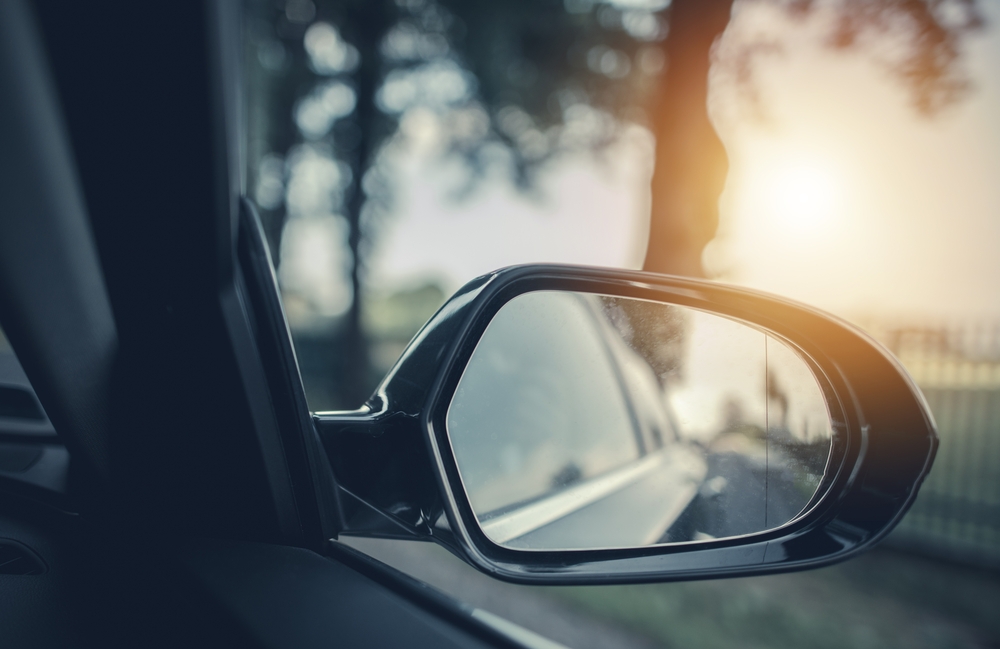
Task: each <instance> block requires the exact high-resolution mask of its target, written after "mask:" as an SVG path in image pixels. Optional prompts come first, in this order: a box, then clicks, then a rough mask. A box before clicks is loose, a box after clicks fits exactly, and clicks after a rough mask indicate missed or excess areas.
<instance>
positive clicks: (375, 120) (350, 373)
mask: <svg viewBox="0 0 1000 649" xmlns="http://www.w3.org/2000/svg"><path fill="white" fill-rule="evenodd" d="M353 7H354V11H355V12H356V13H354V14H352V18H353V20H351V21H350V24H349V27H350V28H349V29H345V33H350V34H352V36H353V38H352V43H353V44H354V46H355V47H357V48H358V52H359V54H360V55H361V62H360V65H359V66H358V69H357V70H356V71H355V73H354V83H355V87H354V91H355V93H356V97H357V103H356V104H355V108H354V116H353V119H354V123H355V126H356V127H357V129H358V133H359V134H360V137H359V139H358V144H357V147H356V148H355V149H354V151H353V155H351V156H350V157H349V158H348V161H349V162H350V165H351V172H352V179H351V186H350V188H349V189H348V194H347V201H346V204H345V206H344V207H345V210H344V212H345V214H344V215H345V216H346V217H347V223H348V228H349V229H348V235H347V243H348V247H349V248H350V252H351V291H352V298H351V306H350V309H348V311H347V314H346V315H345V318H344V328H343V330H342V334H341V340H340V342H341V344H340V349H341V351H342V353H343V354H344V382H343V384H342V385H343V395H342V396H343V398H344V399H345V401H346V402H347V403H348V404H349V405H350V407H358V406H360V405H361V404H362V403H364V401H365V400H366V399H367V398H368V397H370V396H371V394H372V390H373V388H374V385H373V378H374V377H372V376H370V374H371V362H370V358H369V349H368V343H369V341H368V337H367V335H366V334H365V331H364V323H363V321H362V310H363V308H364V299H363V298H364V296H363V287H362V283H363V282H362V280H363V274H364V262H365V260H364V253H363V250H362V245H361V244H362V240H363V234H364V233H363V232H362V228H361V216H362V211H363V210H364V206H365V202H366V199H367V197H366V196H365V191H364V188H363V186H362V185H363V180H364V174H365V172H366V171H368V169H369V167H370V166H371V165H372V164H374V162H375V160H374V158H375V154H376V152H377V150H378V147H379V145H380V144H381V142H382V139H383V135H384V133H383V130H384V129H382V128H380V127H381V126H382V123H381V116H380V115H379V112H378V107H377V106H376V105H375V93H376V92H377V91H378V85H379V81H380V77H381V58H380V54H379V45H380V44H381V42H382V39H383V37H384V36H385V34H386V32H388V31H389V28H390V27H391V26H392V24H393V22H394V20H395V15H394V14H395V12H394V9H393V8H392V7H391V6H390V5H389V4H388V3H385V2H361V3H358V4H355V5H353Z"/></svg>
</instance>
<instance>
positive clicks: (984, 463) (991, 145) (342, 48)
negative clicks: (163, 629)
mask: <svg viewBox="0 0 1000 649" xmlns="http://www.w3.org/2000/svg"><path fill="white" fill-rule="evenodd" d="M680 7H695V8H700V7H715V8H717V9H718V13H716V14H712V15H708V14H703V13H699V12H698V11H694V10H693V11H692V12H690V13H688V14H684V15H683V16H682V15H681V14H680V10H679V8H680ZM675 9H677V10H678V13H676V14H675V13H673V12H674V10H675ZM685 16H686V17H688V18H692V17H693V18H698V17H700V18H702V19H703V20H696V21H695V22H694V23H689V24H687V26H685V25H682V24H680V22H679V21H683V20H684V19H685ZM695 23H696V24H695ZM998 26H1000V5H998V4H997V3H994V2H985V1H983V0H975V1H969V2H965V1H958V0H955V1H944V2H931V1H929V0H928V1H925V0H920V1H917V2H905V3H901V2H888V1H886V2H869V3H858V2H848V1H841V0H831V1H830V2H791V3H789V2H766V1H763V0H736V1H735V2H733V3H731V4H730V3H729V2H721V3H714V2H713V3H687V2H684V3H682V2H673V3H671V2H667V1H666V0H663V1H656V0H653V1H650V2H626V1H624V0H622V1H619V0H600V1H597V0H595V1H591V0H565V1H564V2H534V3H521V2H499V1H497V2H457V1H453V0H370V1H368V2H363V3H346V2H341V1H339V0H281V1H279V2H263V1H258V0H253V1H251V2H249V3H247V22H246V26H245V27H246V28H245V33H246V41H245V42H246V51H245V63H246V65H245V68H246V82H247V83H246V87H247V89H248V102H247V107H248V111H247V116H248V125H249V130H248V137H247V143H248V148H247V158H246V159H247V169H246V171H247V178H248V193H249V195H250V196H251V198H253V199H254V201H255V202H256V203H257V205H258V206H259V208H260V211H261V217H262V220H263V223H264V228H265V231H266V233H267V236H268V239H269V242H270V244H271V249H272V253H273V256H274V259H275V263H276V266H277V271H278V278H279V283H280V286H281V290H282V295H283V300H284V305H285V309H286V313H287V316H288V321H289V324H290V325H291V328H292V335H293V338H294V342H295V347H296V352H297V356H298V359H299V362H300V365H301V370H302V376H303V380H304V382H305V386H306V391H307V394H308V399H309V404H310V407H311V408H313V409H315V410H330V409H350V408H355V407H357V406H358V405H360V404H361V403H363V402H364V400H365V399H367V398H368V397H369V396H370V395H371V394H372V391H373V390H374V388H375V386H376V385H377V384H378V382H379V380H380V379H381V377H382V376H383V375H384V374H385V372H386V371H387V370H388V369H389V368H390V367H391V365H392V364H393V363H394V362H395V360H396V359H397V358H398V357H399V355H400V353H401V352H402V350H403V349H404V348H405V346H406V344H407V342H408V341H409V340H410V338H411V337H412V336H413V335H414V334H415V333H416V331H417V330H418V329H419V327H420V325H421V324H422V323H423V322H425V321H426V320H427V318H428V317H429V316H430V315H432V314H433V312H434V311H435V310H436V309H437V308H438V307H440V306H441V304H443V302H444V301H445V299H447V297H448V296H449V295H451V294H452V293H453V292H454V291H455V290H456V289H457V288H458V287H460V286H461V285H462V284H463V283H465V282H466V281H468V280H470V279H472V278H473V277H475V276H477V275H479V274H482V273H486V272H489V271H492V270H494V269H496V268H499V267H503V266H507V265H510V264H515V263H526V262H564V263H579V264H587V265H596V266H612V267H622V268H642V267H645V268H647V269H651V270H655V271H659V272H669V273H674V274H699V273H700V274H703V275H705V276H707V277H710V278H713V279H719V280H722V281H726V282H730V283H735V284H739V285H743V286H747V287H751V288H755V289H760V290H765V291H770V292H773V293H778V294H781V295H786V296H789V297H791V298H794V299H798V300H802V301H804V302H807V303H810V304H813V305H816V306H819V307H821V308H823V309H826V310H828V311H831V312H833V313H835V314H837V315H838V316H840V317H843V318H845V319H847V320H850V321H852V322H854V323H856V324H859V325H860V326H862V327H863V328H865V329H866V330H868V331H869V332H870V333H871V334H872V335H873V336H875V337H876V338H878V339H879V340H881V341H882V342H884V343H885V344H886V345H888V346H889V347H890V349H891V350H892V351H893V352H894V353H895V354H896V355H897V356H898V357H899V358H900V360H901V362H902V363H903V364H904V365H905V366H906V368H907V369H908V370H909V371H910V372H911V373H912V375H913V377H914V380H915V381H916V382H917V384H918V385H919V386H920V388H921V389H922V390H923V392H924V395H925V396H926V398H927V401H928V403H929V404H930V406H931V408H932V410H933V412H934V415H935V418H936V420H937V423H938V426H939V430H940V436H941V445H940V449H939V452H938V457H937V460H936V463H935V466H934V469H933V471H932V472H931V474H930V475H929V476H928V478H927V479H926V481H925V483H924V485H923V486H922V487H921V492H920V496H919V498H918V499H917V501H916V502H915V503H914V505H913V507H912V508H911V510H910V511H909V512H908V514H907V515H906V517H905V518H904V519H903V520H902V522H901V523H900V525H899V527H898V528H897V529H896V530H895V531H894V532H893V533H892V534H891V535H890V536H889V537H888V538H887V539H886V540H885V541H884V542H883V544H882V545H881V546H880V548H879V549H877V550H876V551H874V552H871V553H869V554H867V555H864V556H862V557H860V558H858V559H856V560H852V561H850V562H848V563H845V564H841V565H838V566H834V567H830V568H824V569H822V570H817V571H812V572H806V573H801V574H795V575H779V576H772V577H757V578H748V579H741V580H720V581H712V582H700V583H688V584H684V583H680V584H661V585H647V586H629V587H617V586H615V587H586V588H578V589H555V588H545V589H537V588H536V589H533V588H528V587H516V586H510V585H507V584H500V583H499V582H496V581H494V580H491V579H489V578H488V577H485V576H483V575H479V574H478V573H476V572H475V571H474V570H473V569H471V568H469V567H468V566H466V565H465V564H463V563H461V562H460V561H459V560H458V559H455V558H453V557H451V556H450V555H448V554H447V553H445V552H444V551H439V549H437V548H434V547H431V546H428V545H423V544H419V545H418V544H407V543H403V542H375V541H368V542H364V543H367V545H365V548H366V551H370V552H372V553H375V554H377V555H378V556H380V557H382V558H383V559H385V560H387V561H389V562H391V563H394V564H395V565H398V566H400V567H401V568H402V569H404V570H406V571H408V572H409V573H410V574H414V575H416V576H417V577H419V578H421V579H425V580H427V581H429V582H431V583H433V584H435V585H437V586H438V587H440V588H443V589H445V590H447V591H449V592H451V593H453V594H455V595H456V596H458V597H459V598H460V599H463V600H464V601H467V602H470V603H471V604H473V605H476V606H481V607H483V608H486V609H487V610H489V611H492V612H493V613H496V614H498V615H501V616H504V617H508V618H509V619H512V620H514V621H515V622H518V623H519V624H523V625H525V626H527V627H529V628H533V629H535V630H537V631H539V632H541V633H543V635H546V636H547V637H550V638H553V639H555V640H558V641H561V642H564V643H565V644H567V645H569V646H573V647H591V646H595V647H596V646H615V647H625V646H633V647H640V646H641V647H648V646H758V647H801V646H817V647H825V646H829V647H838V648H839V647H872V646H878V647H908V648H909V647H938V646H982V645H989V644H997V643H998V642H1000V623H998V622H997V620H996V616H995V615H994V614H993V611H994V610H995V609H996V608H997V604H998V603H1000V579H998V577H997V576H996V572H995V571H991V570H992V569H993V568H996V567H997V566H1000V528H998V526H997V522H996V516H995V515H994V514H993V513H991V512H995V510H996V507H997V503H1000V477H998V476H1000V460H998V459H997V458H1000V433H998V431H1000V298H998V295H1000V293H998V292H997V290H996V287H997V285H998V284H1000V255H997V254H996V251H995V248H996V245H995V242H996V241H998V240H1000V219H997V218H996V215H997V213H1000V184H998V183H997V182H996V178H997V177H1000V122H998V118H997V116H998V115H1000V74H998V66H1000V64H998V62H1000V29H998ZM694 29H706V30H709V31H708V32H706V33H703V34H702V36H703V37H702V38H692V39H689V40H690V42H691V43H700V44H701V45H700V47H701V48H702V49H701V50H699V51H698V53H692V54H686V55H684V56H673V57H671V59H670V60H669V61H668V59H667V56H666V52H667V51H668V50H669V49H670V48H671V47H675V46H680V45H679V44H678V41H676V40H672V39H674V38H675V37H677V36H678V35H688V34H693V33H694V32H693V31H692V30H694ZM685 70H687V71H688V73H690V75H691V76H690V77H688V78H690V79H694V80H696V81H697V80H699V79H700V80H703V81H704V83H702V82H701V81H697V83H692V84H688V85H685V86H684V87H685V88H688V89H689V90H688V91H687V92H692V91H691V90H690V89H691V88H693V89H695V91H696V92H703V93H704V95H699V96H697V97H694V98H691V99H690V101H687V103H683V102H684V101H685V100H684V97H685V96H686V95H685V93H682V92H664V91H663V88H665V87H671V88H674V87H675V86H672V85H670V83H669V75H671V74H685V72H684V71H685ZM688 96H689V97H690V95H688ZM672 97H673V98H674V99H676V100H677V102H678V103H674V104H670V103H669V102H670V101H673V100H672V99H671V98H672ZM663 102H667V103H666V104H665V103H663ZM647 252H649V254H647ZM770 343H771V341H768V355H769V356H771V355H772V354H771V352H772V349H771V347H770ZM637 351H640V350H638V349H637ZM780 353H781V352H780V350H779V351H776V352H775V354H776V355H777V354H780ZM773 378H774V384H773V388H774V389H771V390H770V393H771V395H772V401H773V402H774V404H775V405H776V404H777V401H780V399H779V400H777V401H776V400H775V399H774V397H775V396H776V395H777V394H778V393H779V392H781V391H784V392H786V393H787V394H786V396H787V397H788V398H789V399H791V398H792V397H793V394H792V392H793V391H794V390H795V386H796V385H797V384H798V382H799V381H800V380H801V379H800V378H799V377H796V376H795V375H794V374H787V373H786V374H782V373H781V372H780V371H779V368H778V367H777V366H775V371H774V373H773ZM626 380H630V379H629V378H628V373H627V372H626ZM800 402H801V403H802V404H806V403H807V401H800ZM638 414H639V417H638V419H639V422H640V428H641V429H642V435H643V439H644V440H652V439H653V434H652V433H651V432H650V431H651V430H652V429H653V428H655V427H659V428H660V429H663V428H665V427H664V425H663V423H662V422H659V423H657V422H656V421H655V419H656V416H655V413H638ZM753 414H754V413H753V412H752V411H751V410H750V409H747V410H746V415H747V416H751V415H753ZM685 416H686V417H688V418H689V420H690V421H691V422H696V420H697V418H698V417H699V416H700V414H699V413H697V412H689V413H687V414H686V415H685ZM814 419H815V417H814V414H813V412H812V411H811V410H810V409H809V408H808V407H807V406H806V405H803V406H802V410H801V411H799V410H796V411H795V412H792V410H789V412H788V415H787V418H786V419H785V421H784V422H783V430H784V431H785V432H782V433H781V434H787V435H788V436H789V438H790V439H792V438H794V439H799V438H800V437H801V438H805V439H808V438H809V437H810V436H811V435H812V434H813V433H812V431H813V430H814V429H813V426H814V424H813V421H814ZM769 426H770V425H769ZM771 433H774V435H775V436H777V435H778V433H779V431H772V430H771V428H770V427H769V428H768V434H769V436H770V435H771ZM801 468H802V473H801V476H806V475H809V474H810V473H809V470H808V467H806V466H803V467H801ZM529 491H530V490H529ZM512 497H513V496H512ZM359 543H361V542H359Z"/></svg>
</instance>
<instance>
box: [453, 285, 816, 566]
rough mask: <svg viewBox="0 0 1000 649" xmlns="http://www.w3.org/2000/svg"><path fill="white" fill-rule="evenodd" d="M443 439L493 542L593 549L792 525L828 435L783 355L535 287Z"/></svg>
mask: <svg viewBox="0 0 1000 649" xmlns="http://www.w3.org/2000/svg"><path fill="white" fill-rule="evenodd" d="M447 431H448V436H449V440H450V442H451V446H452V450H453V452H454V454H455V460H456V463H457V465H458V469H459V473H460V475H461V478H462V482H463V485H464V488H465V491H466V494H467V495H468V498H469V502H470V503H471V505H472V509H473V511H474V512H475V515H476V517H477V518H478V520H479V523H480V525H481V527H482V529H483V531H484V532H485V534H486V535H487V536H488V537H489V538H490V539H492V540H493V541H494V542H495V543H498V544H500V545H503V546H506V547H511V548H517V549H534V550H555V549H598V548H622V547H634V546H643V545H650V544H663V543H682V542H690V541H701V540H710V539H717V538H725V537H732V536H739V535H744V534H749V533H753V532H760V531H763V530H768V529H772V528H775V527H778V526H781V525H783V524H785V523H787V522H788V521H790V520H792V519H793V518H795V517H796V515H798V514H799V513H800V512H801V511H803V508H804V507H806V505H807V503H808V502H809V500H810V499H811V498H812V496H813V495H814V493H815V492H816V490H817V488H818V487H819V485H820V481H821V479H822V477H823V474H824V471H825V469H826V466H827V460H828V458H829V455H830V445H831V438H832V429H831V425H830V416H829V411H828V409H827V405H826V400H825V398H824V396H823V393H822V391H821V389H820V386H819V383H818V382H817V380H816V378H815V376H814V375H813V373H812V371H811V370H810V368H809V366H808V365H807V364H806V362H805V361H804V360H803V359H802V357H801V356H799V354H798V353H797V352H795V351H794V350H793V349H791V348H790V347H789V346H788V345H786V344H784V343H782V342H781V341H779V340H777V339H776V338H774V337H772V336H770V335H767V334H765V333H764V332H762V331H760V330H758V329H755V328H753V327H751V326H749V325H747V324H744V323H742V322H739V321H736V320H731V319H728V318H724V317H720V316H717V315H712V314H709V313H705V312H702V311H699V310H696V309H691V308H688V307H682V306H676V305H669V304H662V303H658V302H651V301H646V300H636V299H629V298H619V297H610V296H602V295H593V294H586V293H572V292H559V291H537V292H532V293H526V294H523V295H520V296H518V297H516V298H514V299H513V300H511V301H510V302H508V303H507V304H505V305H504V306H503V307H502V308H501V309H500V310H499V311H498V312H497V314H496V316H495V317H494V319H493V320H492V321H491V322H490V324H489V326H488V327H487V329H486V331H485V332H484V334H483V336H482V338H481V340H480V341H479V344H478V345H477V346H476V349H475V350H474V352H473V354H472V356H471V358H470V360H469V363H468V365H467V366H466V369H465V371H464V373H463V375H462V377H461V379H460V380H459V383H458V387H457V388H456V391H455V395H454V397H453V399H452V402H451V404H450V407H449V409H448V414H447Z"/></svg>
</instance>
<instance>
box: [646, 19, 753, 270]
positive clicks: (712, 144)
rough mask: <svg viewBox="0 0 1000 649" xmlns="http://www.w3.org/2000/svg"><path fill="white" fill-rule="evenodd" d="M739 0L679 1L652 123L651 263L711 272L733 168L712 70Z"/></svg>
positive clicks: (660, 267) (648, 263) (648, 254)
mask: <svg viewBox="0 0 1000 649" xmlns="http://www.w3.org/2000/svg"><path fill="white" fill-rule="evenodd" d="M732 5H733V0H674V2H673V6H672V7H671V9H670V34H669V36H668V37H667V39H666V41H664V53H665V54H666V60H667V69H666V73H665V75H664V80H663V83H662V84H661V87H660V90H659V93H658V96H657V98H656V99H655V103H654V108H653V114H652V122H653V130H654V132H655V135H656V162H655V164H656V167H655V170H654V172H653V180H652V205H651V212H650V223H649V244H648V246H647V248H646V260H645V262H644V263H643V270H649V271H653V272H658V273H668V274H673V275H688V276H693V277H703V276H704V274H705V273H704V269H703V268H702V264H701V252H702V250H703V249H704V248H705V245H706V244H708V242H709V241H711V240H712V237H714V236H715V232H716V229H717V227H718V223H719V194H721V193H722V189H723V186H724V185H725V182H726V173H727V171H728V170H729V161H728V158H727V157H726V150H725V149H724V148H723V146H722V141H721V140H719V136H718V135H717V134H716V132H715V128H714V127H713V126H712V122H711V121H710V120H709V118H708V71H709V66H710V64H711V49H712V44H713V43H714V42H715V39H716V38H717V37H718V36H719V35H720V34H722V32H723V31H724V30H725V29H726V25H727V24H728V23H729V17H730V13H731V10H732Z"/></svg>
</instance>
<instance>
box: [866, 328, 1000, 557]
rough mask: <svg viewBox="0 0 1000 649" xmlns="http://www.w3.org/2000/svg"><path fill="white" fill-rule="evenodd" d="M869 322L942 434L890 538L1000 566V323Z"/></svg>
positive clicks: (900, 544)
mask: <svg viewBox="0 0 1000 649" xmlns="http://www.w3.org/2000/svg"><path fill="white" fill-rule="evenodd" d="M868 329H869V331H870V332H871V333H872V334H874V335H875V337H877V338H879V339H880V340H881V341H882V342H883V343H884V344H885V345H887V346H888V347H889V348H890V349H891V350H892V351H893V353H895V354H896V356H897V357H898V358H899V359H900V361H902V363H903V365H904V366H905V367H906V368H907V369H908V370H909V372H910V374H911V375H912V376H913V378H914V379H915V380H916V382H917V384H918V385H919V386H920V389H921V390H922V391H923V393H924V396H925V397H926V398H927V402H928V404H929V405H930V407H931V411H932V412H933V413H934V418H935V420H936V421H937V425H938V433H939V435H940V438H941V445H940V448H939V450H938V455H937V459H936V461H935V463H934V467H933V469H932V470H931V473H930V475H929V476H928V477H927V479H926V481H925V482H924V485H923V487H922V488H921V490H920V495H919V496H918V497H917V500H916V502H915V503H914V504H913V507H912V508H911V509H910V511H909V512H908V513H907V515H906V517H905V518H904V519H903V521H902V522H901V523H900V524H899V526H898V527H897V528H896V530H895V531H893V533H892V534H891V535H890V537H889V538H888V539H887V540H886V543H887V544H891V545H895V546H897V547H904V548H909V549H912V550H916V551H920V552H923V553H926V554H930V555H934V556H939V557H942V558H948V559H952V560H957V561H961V562H963V563H969V564H972V565H977V566H989V567H992V568H1000V323H985V324H975V325H943V326H933V327H927V326H923V327H914V326H884V325H883V326H872V327H868Z"/></svg>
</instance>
